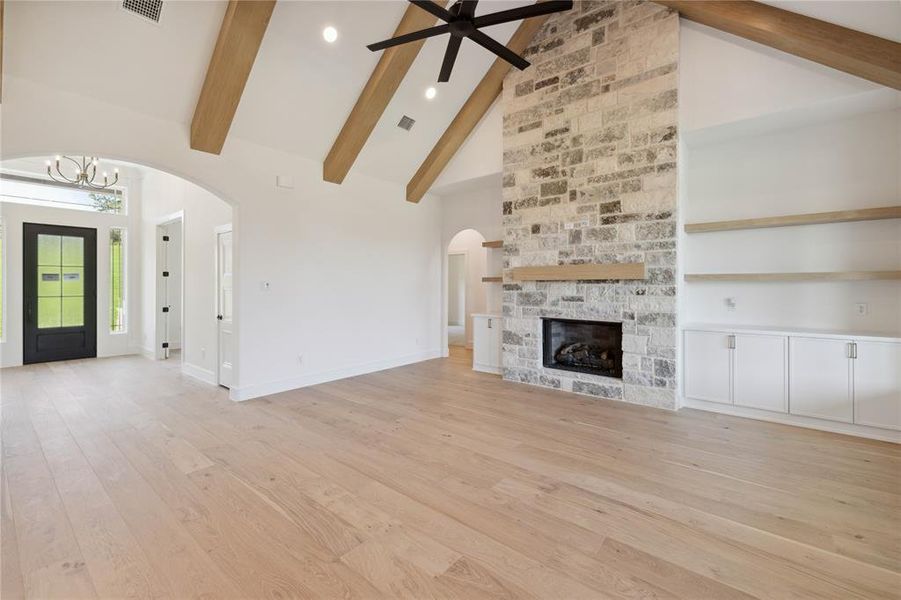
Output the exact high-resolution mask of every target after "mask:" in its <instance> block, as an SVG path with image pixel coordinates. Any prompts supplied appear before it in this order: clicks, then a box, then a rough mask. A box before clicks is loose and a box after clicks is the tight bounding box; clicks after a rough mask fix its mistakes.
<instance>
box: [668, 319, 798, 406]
mask: <svg viewBox="0 0 901 600" xmlns="http://www.w3.org/2000/svg"><path fill="white" fill-rule="evenodd" d="M684 350H685V352H684V357H685V371H684V372H685V395H686V397H688V398H693V399H696V400H703V401H706V402H718V403H721V404H735V405H737V406H747V407H750V408H759V409H762V410H772V411H779V412H785V411H786V410H787V408H788V407H787V393H786V382H785V362H786V361H785V357H786V338H785V336H779V335H749V334H734V333H728V332H722V331H686V332H685V346H684Z"/></svg>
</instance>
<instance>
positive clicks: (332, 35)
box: [322, 25, 338, 44]
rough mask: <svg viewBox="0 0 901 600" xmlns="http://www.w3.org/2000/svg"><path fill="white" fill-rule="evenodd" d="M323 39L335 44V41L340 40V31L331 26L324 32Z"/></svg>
mask: <svg viewBox="0 0 901 600" xmlns="http://www.w3.org/2000/svg"><path fill="white" fill-rule="evenodd" d="M322 39H324V40H325V41H326V42H328V43H329V44H332V43H334V42H335V40H337V39H338V30H337V29H335V28H334V27H332V26H331V25H329V26H328V27H326V28H325V29H323V30H322Z"/></svg>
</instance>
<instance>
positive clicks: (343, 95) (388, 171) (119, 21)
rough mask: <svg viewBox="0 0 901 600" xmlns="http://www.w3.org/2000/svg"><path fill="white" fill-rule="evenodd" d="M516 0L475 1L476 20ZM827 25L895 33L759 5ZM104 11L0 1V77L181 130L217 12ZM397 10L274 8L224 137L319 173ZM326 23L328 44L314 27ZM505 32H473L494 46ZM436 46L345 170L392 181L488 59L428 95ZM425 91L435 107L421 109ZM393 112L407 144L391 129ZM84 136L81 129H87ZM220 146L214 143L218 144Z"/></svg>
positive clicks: (881, 9) (824, 13)
mask: <svg viewBox="0 0 901 600" xmlns="http://www.w3.org/2000/svg"><path fill="white" fill-rule="evenodd" d="M529 2H530V0H515V1H514V0H483V1H482V2H481V3H480V5H479V13H487V12H494V11H495V10H503V9H505V8H510V7H512V6H520V5H523V4H528V3H529ZM770 3H773V4H777V5H779V6H782V7H785V8H788V9H790V10H797V11H798V12H804V13H805V14H810V15H811V16H815V17H818V18H823V19H826V20H829V21H832V22H836V23H839V24H843V25H847V26H851V27H855V28H858V29H861V30H865V31H869V32H871V33H874V34H877V35H881V36H884V37H892V38H895V39H898V38H899V35H901V11H899V6H901V5H899V2H898V1H897V0H890V1H886V2H872V1H859V2H855V1H843V2H827V1H811V2H797V1H789V2H770ZM119 4H120V3H119V2H117V1H112V0H71V1H49V0H7V2H6V14H5V34H6V35H5V40H4V45H5V50H6V51H5V52H4V68H5V72H6V73H9V74H11V75H14V76H18V77H23V78H28V79H31V80H35V81H37V82H38V83H42V84H45V85H48V86H52V87H56V88H62V89H64V90H67V91H71V92H75V93H78V94H82V95H86V96H91V97H96V98H99V99H102V100H104V101H107V102H112V103H115V104H119V105H122V106H125V107H128V108H130V109H133V110H137V111H141V112H144V113H148V114H151V115H153V116H156V117H160V118H164V119H169V120H173V121H177V122H181V123H185V124H188V123H190V120H191V117H192V114H193V111H194V104H195V102H196V100H197V96H198V94H199V92H200V87H201V84H202V82H203V77H204V74H205V72H206V67H207V64H208V62H209V57H210V54H211V53H212V49H213V46H214V44H215V41H216V36H217V33H218V30H219V26H220V24H221V22H222V16H223V14H224V10H225V3H224V2H223V1H205V0H199V1H198V0H177V1H176V0H168V1H166V2H165V6H164V9H163V13H162V19H161V23H160V24H159V25H155V24H151V23H148V22H146V21H143V20H142V19H140V18H138V17H135V16H133V15H131V14H129V13H126V12H124V11H123V10H121V9H120V8H119ZM406 6H407V3H406V2H404V1H402V0H369V1H366V0H353V1H351V0H347V1H300V0H279V2H278V4H277V5H276V8H275V12H274V14H273V16H272V21H271V22H270V25H269V29H268V31H267V33H266V37H265V38H264V40H263V45H262V47H261V49H260V53H259V56H258V57H257V61H256V63H255V65H254V69H253V72H252V73H251V76H250V80H249V81H248V84H247V88H246V89H245V92H244V96H243V99H242V101H241V105H240V106H239V108H238V112H237V115H236V117H235V121H234V124H233V126H232V130H231V133H230V136H235V137H240V138H243V139H246V140H250V141H253V142H256V143H259V144H262V145H266V146H270V147H274V148H278V149H281V150H286V151H289V152H294V153H297V154H300V155H302V156H305V157H307V158H310V159H313V160H316V161H321V160H322V159H323V158H324V157H325V155H326V153H327V152H328V149H329V147H330V146H331V143H332V142H333V141H334V138H335V136H336V135H337V133H338V131H339V130H340V128H341V126H342V124H343V123H344V119H345V118H346V116H347V114H348V113H349V112H350V109H351V107H352V106H353V103H354V102H355V101H356V98H357V96H358V94H359V92H360V90H361V89H362V88H363V85H364V84H365V83H366V80H367V79H368V77H369V74H370V73H371V72H372V68H373V67H374V66H375V64H376V62H377V61H378V54H377V53H372V52H369V50H367V49H366V47H365V46H366V44H368V43H371V42H375V41H378V40H381V39H384V38H387V37H390V35H391V33H392V32H393V31H394V28H395V27H396V25H397V23H398V21H399V20H400V17H401V15H402V14H403V11H404V10H405V9H406ZM326 25H332V26H334V27H335V28H337V30H338V32H339V38H338V41H337V42H336V43H335V44H333V45H329V44H327V43H325V42H324V41H323V39H322V36H321V31H322V28H323V27H324V26H326ZM516 25H517V24H516V23H513V24H508V25H502V26H497V27H493V28H490V29H489V30H486V31H487V32H488V33H489V34H491V35H493V36H494V37H496V38H497V39H498V40H499V41H500V42H503V43H505V42H506V41H507V40H508V39H509V36H510V35H511V34H512V32H513V31H514V30H515V28H516ZM446 39H447V38H446V36H442V37H440V38H435V39H432V40H429V41H428V42H427V43H426V44H425V47H424V48H423V51H422V52H421V53H420V55H419V57H418V58H417V59H416V62H415V63H414V64H413V67H412V68H411V69H410V72H409V74H408V75H407V77H406V78H405V80H404V82H403V84H402V85H401V87H400V89H399V90H398V92H397V94H396V95H395V97H394V99H393V100H392V102H391V103H390V104H389V106H388V108H387V110H386V111H385V114H384V116H383V118H382V120H381V121H380V122H379V124H378V126H377V127H376V129H375V131H374V132H373V134H372V136H371V138H370V140H369V142H368V143H367V144H366V146H365V148H364V149H363V152H362V153H361V155H360V157H359V158H358V160H357V163H356V164H355V165H354V168H353V169H352V170H351V175H353V173H366V174H370V175H374V176H377V177H380V178H383V179H388V180H391V181H396V182H399V183H406V182H407V181H408V180H409V178H410V177H411V176H412V174H413V173H414V172H415V171H416V169H417V168H418V167H419V165H420V163H421V162H422V160H423V159H424V158H425V156H426V155H427V153H428V152H429V150H431V148H432V147H433V145H434V144H435V142H436V141H437V140H438V138H439V137H440V135H441V133H442V132H443V131H444V130H445V128H446V127H447V125H448V124H449V123H450V121H451V119H453V117H454V115H455V114H456V112H457V111H458V110H459V108H460V106H461V105H462V104H463V102H464V101H465V100H466V98H467V97H468V96H469V94H470V93H471V92H472V90H473V88H474V87H475V85H476V84H477V83H478V81H479V80H480V79H481V78H482V76H483V75H484V74H485V72H486V70H487V69H488V66H489V65H490V64H491V61H492V60H493V58H494V57H493V55H491V54H489V53H488V52H487V51H484V50H482V49H481V48H480V47H477V46H475V45H474V44H472V43H469V42H464V44H463V47H462V49H461V51H460V55H459V57H458V59H457V65H456V68H455V69H454V73H453V76H452V77H451V81H450V83H447V84H436V83H435V81H436V79H437V76H438V70H439V68H440V64H441V58H442V56H443V53H444V45H445V43H446ZM430 85H436V87H437V88H438V97H437V98H436V99H435V100H433V101H427V100H426V99H425V98H424V96H423V93H424V91H425V89H426V88H427V87H428V86H430ZM404 114H407V115H409V116H411V117H413V118H414V119H416V125H415V126H414V128H413V130H412V131H410V132H406V131H403V130H401V129H399V128H397V127H396V124H397V121H398V120H399V119H400V117H401V116H402V115H404ZM88 126H89V124H88ZM226 143H227V142H226Z"/></svg>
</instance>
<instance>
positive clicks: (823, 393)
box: [789, 336, 854, 423]
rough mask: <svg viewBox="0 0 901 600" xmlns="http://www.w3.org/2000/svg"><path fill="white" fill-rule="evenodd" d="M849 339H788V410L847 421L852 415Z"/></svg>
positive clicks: (831, 419)
mask: <svg viewBox="0 0 901 600" xmlns="http://www.w3.org/2000/svg"><path fill="white" fill-rule="evenodd" d="M848 348H849V342H847V341H844V340H831V339H822V338H809V337H795V336H792V337H791V339H790V340H789V365H790V367H789V412H791V414H793V415H802V416H805V417H817V418H820V419H829V420H830V421H843V422H845V423H850V422H851V421H852V420H853V418H854V403H853V400H852V395H851V359H850V358H849V353H848Z"/></svg>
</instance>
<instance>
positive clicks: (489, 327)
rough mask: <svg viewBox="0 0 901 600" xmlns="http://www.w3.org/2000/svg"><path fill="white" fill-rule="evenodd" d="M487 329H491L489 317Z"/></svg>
mask: <svg viewBox="0 0 901 600" xmlns="http://www.w3.org/2000/svg"><path fill="white" fill-rule="evenodd" d="M488 329H491V319H488Z"/></svg>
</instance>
